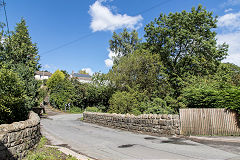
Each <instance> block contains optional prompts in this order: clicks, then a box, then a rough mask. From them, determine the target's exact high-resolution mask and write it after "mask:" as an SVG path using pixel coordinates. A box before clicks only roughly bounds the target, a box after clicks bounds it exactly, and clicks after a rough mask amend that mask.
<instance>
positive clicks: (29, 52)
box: [7, 18, 40, 74]
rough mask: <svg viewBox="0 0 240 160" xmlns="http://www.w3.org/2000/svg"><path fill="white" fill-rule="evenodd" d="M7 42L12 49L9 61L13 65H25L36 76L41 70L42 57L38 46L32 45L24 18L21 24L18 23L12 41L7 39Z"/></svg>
mask: <svg viewBox="0 0 240 160" xmlns="http://www.w3.org/2000/svg"><path fill="white" fill-rule="evenodd" d="M7 41H8V47H10V49H9V52H10V53H9V54H8V55H7V56H8V58H7V59H8V60H9V61H10V62H11V63H13V64H19V63H22V64H25V66H27V67H29V68H30V69H31V71H32V72H33V74H34V72H35V71H36V70H38V69H39V68H40V65H39V64H38V61H39V59H40V57H39V55H38V49H37V46H36V44H35V43H32V40H31V37H30V35H29V32H28V28H27V26H26V21H25V20H24V19H23V18H22V19H21V22H20V23H17V26H16V27H15V31H14V32H12V36H11V39H7Z"/></svg>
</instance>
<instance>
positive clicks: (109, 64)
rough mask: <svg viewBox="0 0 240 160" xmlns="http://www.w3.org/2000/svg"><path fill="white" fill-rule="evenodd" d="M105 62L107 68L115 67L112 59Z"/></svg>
mask: <svg viewBox="0 0 240 160" xmlns="http://www.w3.org/2000/svg"><path fill="white" fill-rule="evenodd" d="M104 62H105V64H106V66H107V67H112V66H113V60H112V59H106V60H105V61H104Z"/></svg>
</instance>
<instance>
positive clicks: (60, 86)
mask: <svg viewBox="0 0 240 160" xmlns="http://www.w3.org/2000/svg"><path fill="white" fill-rule="evenodd" d="M47 87H48V88H49V89H50V103H51V104H52V105H53V106H54V107H56V108H59V109H64V107H65V105H66V104H69V103H72V102H73V97H75V93H74V86H73V84H72V82H71V81H70V80H69V78H68V76H65V74H64V73H63V72H62V71H60V70H57V71H56V72H54V73H53V74H52V76H51V77H50V78H49V79H48V81H47Z"/></svg>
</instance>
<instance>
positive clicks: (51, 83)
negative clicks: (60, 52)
mask: <svg viewBox="0 0 240 160" xmlns="http://www.w3.org/2000/svg"><path fill="white" fill-rule="evenodd" d="M64 79H65V75H64V73H63V72H61V71H60V70H56V71H55V72H54V73H53V74H52V76H51V77H50V78H49V79H48V81H47V87H48V88H49V89H50V90H56V89H58V87H61V86H59V84H61V82H63V81H64Z"/></svg>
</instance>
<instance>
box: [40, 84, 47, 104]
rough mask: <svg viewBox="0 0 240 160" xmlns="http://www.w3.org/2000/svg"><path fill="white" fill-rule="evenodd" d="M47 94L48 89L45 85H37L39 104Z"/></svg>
mask: <svg viewBox="0 0 240 160" xmlns="http://www.w3.org/2000/svg"><path fill="white" fill-rule="evenodd" d="M47 94H48V90H47V87H46V86H44V87H39V89H38V90H37V99H38V103H39V104H40V103H42V102H43V100H44V98H45V97H46V96H47Z"/></svg>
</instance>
